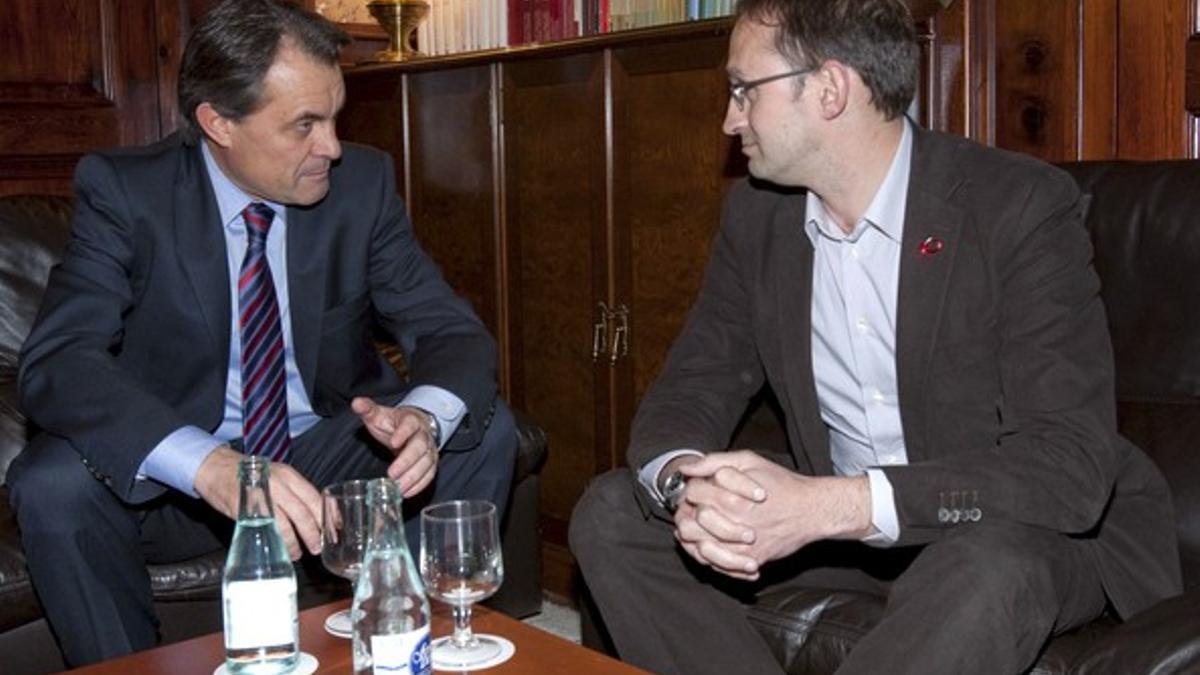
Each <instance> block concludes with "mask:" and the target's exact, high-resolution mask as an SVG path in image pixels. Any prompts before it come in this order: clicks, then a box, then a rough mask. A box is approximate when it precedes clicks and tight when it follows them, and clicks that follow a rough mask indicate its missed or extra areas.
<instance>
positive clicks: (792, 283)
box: [771, 192, 833, 475]
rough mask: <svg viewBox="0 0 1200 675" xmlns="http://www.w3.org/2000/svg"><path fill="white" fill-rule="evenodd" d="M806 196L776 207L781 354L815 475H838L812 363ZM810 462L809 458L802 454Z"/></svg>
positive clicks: (796, 420)
mask: <svg viewBox="0 0 1200 675" xmlns="http://www.w3.org/2000/svg"><path fill="white" fill-rule="evenodd" d="M804 203H805V195H804V193H803V192H801V193H800V194H796V195H791V196H789V197H787V198H786V201H785V202H784V203H783V204H782V205H781V206H780V208H778V209H776V211H775V218H774V222H772V224H771V228H772V230H773V236H772V239H773V240H774V241H775V242H777V243H778V245H777V246H774V247H773V249H774V251H775V256H776V258H775V262H774V265H775V266H776V268H777V269H778V270H779V274H778V277H777V278H778V279H779V285H778V286H777V292H776V294H775V295H776V302H777V303H778V314H777V316H778V317H779V331H778V336H779V340H780V345H779V347H780V350H779V353H780V354H782V355H783V368H784V373H785V381H786V382H787V389H788V392H787V397H788V401H789V404H790V407H791V409H792V411H793V414H794V420H793V421H792V423H793V424H795V427H796V430H797V433H798V434H799V435H800V442H801V444H802V445H803V446H804V447H803V448H802V449H801V448H796V449H795V450H794V451H793V452H800V451H803V452H804V453H805V455H806V456H807V460H808V463H809V464H810V465H811V466H812V469H813V473H814V475H829V474H832V473H833V459H832V458H831V457H830V455H829V441H828V435H827V434H826V432H825V425H824V423H823V422H822V421H821V411H820V408H819V406H818V405H817V389H816V381H815V379H814V378H813V367H812V266H813V247H812V243H811V242H810V241H809V240H808V236H807V235H805V233H804V219H805V209H804ZM796 460H797V462H800V465H801V466H803V465H804V458H802V457H797V458H796Z"/></svg>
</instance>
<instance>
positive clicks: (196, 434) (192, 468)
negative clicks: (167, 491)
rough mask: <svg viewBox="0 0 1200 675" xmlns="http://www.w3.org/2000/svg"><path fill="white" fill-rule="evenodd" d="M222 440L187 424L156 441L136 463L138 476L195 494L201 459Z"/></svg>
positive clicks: (185, 492) (194, 495)
mask: <svg viewBox="0 0 1200 675" xmlns="http://www.w3.org/2000/svg"><path fill="white" fill-rule="evenodd" d="M221 444H222V441H220V440H218V439H217V438H216V437H215V436H213V435H212V434H210V433H208V432H207V431H204V430H202V429H200V428H199V427H193V426H186V427H180V428H178V429H176V430H175V431H172V432H171V433H170V434H168V435H167V437H166V438H164V439H162V440H161V441H159V442H158V445H156V446H154V449H153V450H151V451H150V454H149V455H146V459H144V460H142V465H141V466H139V467H138V475H137V477H138V479H140V480H145V479H146V478H152V479H154V480H156V481H158V482H160V483H162V484H164V485H168V486H170V487H173V488H175V489H176V490H179V491H180V492H182V493H184V494H186V495H188V496H191V497H199V496H200V495H198V494H196V488H195V485H194V484H195V482H196V472H198V471H199V470H200V465H201V464H202V463H203V462H204V459H205V458H206V457H208V455H209V454H210V453H211V452H212V451H213V450H216V449H217V448H218V447H220V446H221Z"/></svg>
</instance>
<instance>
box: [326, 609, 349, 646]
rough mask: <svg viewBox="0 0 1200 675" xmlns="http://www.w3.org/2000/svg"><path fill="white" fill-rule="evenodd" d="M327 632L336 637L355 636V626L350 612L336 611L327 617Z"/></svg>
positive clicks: (347, 637)
mask: <svg viewBox="0 0 1200 675" xmlns="http://www.w3.org/2000/svg"><path fill="white" fill-rule="evenodd" d="M325 632H326V633H329V634H330V635H332V636H334V637H340V638H346V639H347V640H349V639H350V638H351V637H353V636H354V626H353V624H351V622H350V612H349V611H348V610H347V611H345V612H334V613H333V614H330V615H329V616H327V617H325Z"/></svg>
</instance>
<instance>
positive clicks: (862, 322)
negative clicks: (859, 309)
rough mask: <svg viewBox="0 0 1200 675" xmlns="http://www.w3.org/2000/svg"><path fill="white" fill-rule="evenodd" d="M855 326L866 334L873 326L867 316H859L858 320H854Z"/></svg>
mask: <svg viewBox="0 0 1200 675" xmlns="http://www.w3.org/2000/svg"><path fill="white" fill-rule="evenodd" d="M854 326H855V328H858V332H860V333H864V334H865V333H866V332H867V331H869V330H871V326H870V324H868V323H867V317H865V316H860V317H858V320H857V321H855V322H854Z"/></svg>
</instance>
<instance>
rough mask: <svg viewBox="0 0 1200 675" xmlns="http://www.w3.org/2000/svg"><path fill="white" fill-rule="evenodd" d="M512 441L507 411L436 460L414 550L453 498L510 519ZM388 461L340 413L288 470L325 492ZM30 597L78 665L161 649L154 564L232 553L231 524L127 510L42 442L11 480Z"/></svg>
mask: <svg viewBox="0 0 1200 675" xmlns="http://www.w3.org/2000/svg"><path fill="white" fill-rule="evenodd" d="M516 450H517V436H516V426H515V422H514V421H513V417H512V413H511V412H509V410H508V408H507V407H505V406H504V404H503V403H502V402H499V401H498V402H497V409H496V411H495V413H494V414H493V415H492V419H491V422H490V424H489V426H488V429H487V431H486V432H485V434H484V437H483V441H482V443H481V444H480V446H479V447H477V448H474V449H472V450H468V451H460V452H450V451H444V452H442V453H441V456H440V459H439V461H438V472H437V476H436V477H435V479H434V484H433V486H432V489H428V488H427V489H426V490H425V491H424V492H423V493H422V494H421V495H418V496H417V497H415V498H413V499H411V500H405V502H404V511H405V530H406V532H405V534H406V536H407V538H408V543H409V546H410V547H412V548H414V550H415V547H416V546H418V545H419V541H420V538H419V537H420V535H419V532H420V530H419V527H420V523H419V520H420V519H419V517H418V514H419V512H420V509H421V507H422V506H424V505H425V504H428V503H430V502H435V501H443V500H447V499H487V500H490V501H493V502H495V503H496V506H497V508H498V509H499V510H500V512H503V510H504V507H505V505H506V503H507V500H508V495H509V490H510V488H511V484H512V473H513V469H514V465H515V462H516ZM389 462H390V454H389V453H387V452H386V451H384V450H383V449H382V448H381V447H380V446H379V445H378V444H376V443H375V442H374V441H373V440H372V439H370V437H369V436H368V435H367V434H366V432H365V431H364V430H363V428H362V425H361V424H360V423H359V421H358V417H357V416H356V415H354V414H353V413H352V412H350V411H349V410H347V411H346V412H345V413H343V414H341V415H339V416H337V417H333V418H329V419H325V420H322V421H321V422H318V423H317V424H316V425H315V426H314V427H313V428H312V429H310V430H308V431H306V432H305V433H304V434H302V435H301V436H299V437H298V438H296V439H294V441H293V444H292V458H291V460H290V463H291V464H292V466H293V467H295V468H296V469H297V470H298V471H299V472H300V473H301V474H302V475H304V476H305V477H306V478H308V480H309V481H310V482H312V483H313V485H315V486H316V487H317V488H318V489H320V488H322V487H324V486H326V485H330V484H332V483H336V482H338V481H342V480H348V479H351V478H373V477H377V476H382V475H383V474H384V471H385V470H386V468H387V466H388V464H389ZM8 485H9V489H10V495H11V502H12V506H13V510H14V511H15V512H16V514H17V522H18V524H19V526H20V529H21V542H22V546H23V548H24V552H25V557H26V561H27V563H28V566H29V571H30V575H31V576H32V578H33V585H34V589H35V590H36V591H37V594H38V597H39V598H40V600H41V602H42V606H43V608H44V609H45V612H46V618H47V620H48V621H49V622H50V626H51V628H53V630H54V633H55V636H56V637H57V638H58V641H59V645H60V646H61V648H62V651H63V658H64V660H65V661H66V662H67V663H68V664H69V665H70V666H72V667H77V666H81V665H84V664H87V663H93V662H96V661H101V660H105V659H110V658H113V657H116V656H121V655H123V654H128V653H130V652H133V651H138V650H141V649H147V648H149V647H153V646H154V645H155V644H156V643H157V641H158V620H157V618H156V617H155V614H154V605H153V600H152V596H151V588H150V578H149V575H148V573H147V571H146V564H147V563H155V564H163V563H172V562H178V561H181V560H186V559H188V558H192V557H195V556H198V555H202V554H205V553H210V552H212V551H215V550H218V549H220V548H222V547H223V546H225V545H226V544H227V543H228V541H229V536H230V535H231V534H232V530H233V528H232V525H233V523H232V522H231V521H230V520H229V519H227V518H225V517H224V516H222V515H220V514H218V513H217V512H216V511H214V510H212V509H211V508H210V507H209V506H208V505H207V504H206V503H204V502H203V501H202V500H199V499H193V498H190V497H187V496H186V495H183V494H182V493H179V492H176V491H174V490H169V491H168V492H167V493H166V494H165V495H163V496H161V497H159V498H156V499H153V500H151V501H149V502H146V503H143V504H138V505H130V504H126V503H124V502H122V501H121V500H120V499H119V498H118V497H117V496H116V494H115V493H114V492H113V491H112V490H110V489H109V488H108V487H107V486H105V485H104V484H103V483H101V482H100V481H99V480H97V479H96V478H95V477H93V476H92V474H91V473H90V472H89V471H88V470H87V469H86V468H85V466H84V464H83V463H82V461H81V459H80V455H79V453H78V452H76V451H75V449H74V448H73V447H71V445H70V444H69V443H67V442H66V441H64V440H63V439H61V438H58V437H55V436H51V435H49V434H41V435H39V436H37V437H35V438H34V439H33V441H32V442H31V443H30V444H29V446H28V447H27V448H25V450H24V451H23V452H22V453H21V455H19V456H18V457H17V459H16V460H14V461H13V463H12V465H11V466H10V468H9V470H8Z"/></svg>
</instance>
